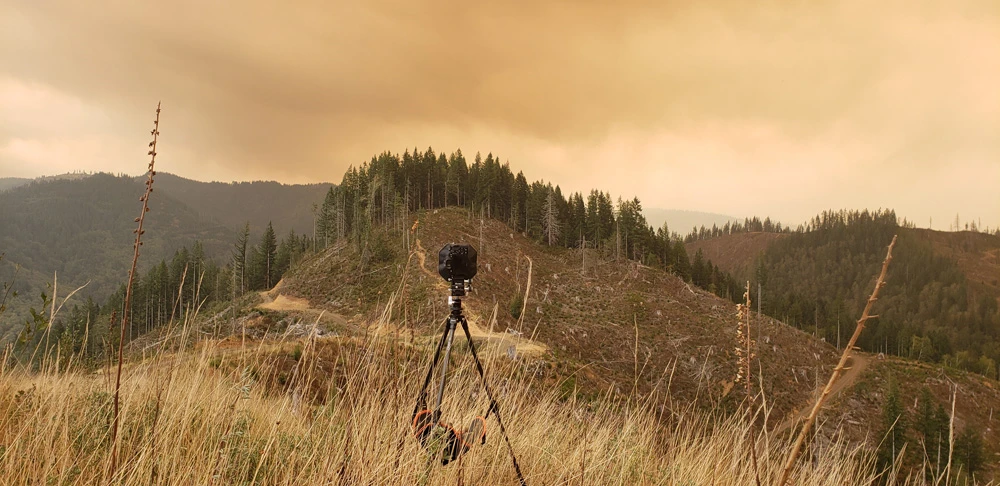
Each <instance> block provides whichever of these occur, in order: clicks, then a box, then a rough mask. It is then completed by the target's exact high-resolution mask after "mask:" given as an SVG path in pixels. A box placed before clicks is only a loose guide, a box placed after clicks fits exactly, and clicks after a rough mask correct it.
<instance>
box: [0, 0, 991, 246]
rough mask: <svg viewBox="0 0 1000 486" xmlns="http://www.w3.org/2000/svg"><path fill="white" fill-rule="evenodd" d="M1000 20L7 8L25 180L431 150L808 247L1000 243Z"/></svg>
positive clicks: (12, 119) (223, 7) (704, 5)
mask: <svg viewBox="0 0 1000 486" xmlns="http://www.w3.org/2000/svg"><path fill="white" fill-rule="evenodd" d="M998 86H1000V4H998V3H997V2H996V1H995V0H958V1H923V0H918V1H915V2H914V1H905V2H904V1H894V0H889V1H886V2H876V3H872V2H865V1H861V0H842V1H819V2H784V1H764V2H735V1H724V0H713V1H708V2H688V3H687V5H686V6H685V5H681V4H680V3H678V2H644V1H630V0H626V1H623V2H617V3H615V4H614V5H612V3H611V2H592V1H586V0H585V1H582V2H551V1H543V2H519V1H515V2H446V1H439V0H433V1H405V2H404V1H400V2H387V1H375V2H329V1H318V0H317V1H309V0H307V1H303V2H297V3H296V4H295V6H294V8H293V7H291V6H290V4H285V3H280V2H278V3H275V2H263V1H257V0H251V1H246V2H241V3H239V4H238V5H234V4H229V3H224V2H215V1H197V2H196V1H189V0H178V1H174V2H165V3H164V2H157V3H150V2H130V1H124V0H105V1H101V2H69V1H56V0H51V1H49V0H41V1H33V2H24V1H18V0H0V177H5V176H19V177H33V176H38V175H51V174H57V173H63V172H70V171H76V170H86V171H110V172H126V173H133V174H134V173H138V172H140V171H142V170H144V168H145V164H146V161H145V151H146V142H147V140H146V139H147V135H148V131H149V129H150V125H151V122H152V116H153V109H154V108H155V106H156V103H157V101H160V100H162V102H163V109H164V111H163V115H162V125H161V132H162V137H161V140H160V141H161V143H160V150H159V152H160V157H158V162H159V163H160V164H161V166H160V168H161V170H163V171H169V172H173V173H177V174H179V175H182V176H185V177H189V178H193V179H200V180H224V181H230V180H251V179H276V180H279V181H283V182H296V183H299V182H319V181H331V182H339V180H340V177H341V175H342V174H343V172H344V170H345V169H346V168H347V167H348V166H349V165H352V164H353V165H357V164H359V163H361V162H364V161H365V160H368V159H369V158H370V157H371V156H372V155H373V154H376V153H378V152H382V151H385V150H390V151H393V152H402V151H404V150H406V149H407V148H410V149H411V150H412V149H413V148H414V147H419V148H420V149H421V150H423V149H426V148H427V147H428V146H432V147H434V149H435V150H437V151H442V150H444V151H447V152H451V151H453V150H454V149H455V148H461V149H462V150H463V152H464V153H466V155H467V156H469V157H471V156H472V155H473V154H475V152H476V151H482V152H483V154H484V155H485V154H486V153H487V152H493V153H494V154H495V155H499V156H500V157H501V158H502V159H503V160H507V161H509V162H510V164H511V167H512V169H513V170H514V171H515V172H516V171H518V170H523V171H524V172H525V175H526V176H527V177H528V178H529V180H534V179H545V180H547V181H553V182H555V183H558V184H560V185H561V186H562V187H563V191H564V193H566V192H567V191H577V190H578V191H587V190H589V189H590V188H592V187H593V188H601V189H604V190H608V191H611V192H612V193H613V194H616V195H619V194H620V195H622V196H626V197H630V196H633V195H635V196H638V197H639V198H640V199H641V200H642V201H643V204H644V206H647V207H662V208H677V209H693V210H702V211H711V212H719V213H725V214H731V215H735V216H747V215H753V214H758V215H769V216H771V217H773V218H778V219H780V220H782V221H785V222H788V223H793V224H795V223H798V222H801V221H803V220H805V219H807V218H809V217H810V216H812V215H814V214H816V213H817V212H819V211H822V210H824V209H829V208H836V209H839V208H852V209H853V208H865V207H867V208H872V209H874V208H879V207H882V208H886V207H892V208H895V209H896V210H897V212H898V213H899V214H900V215H901V216H905V217H907V218H909V219H911V220H913V221H915V222H916V223H917V224H918V225H919V226H927V225H928V223H929V221H930V219H931V218H933V220H934V221H935V223H934V227H935V228H936V229H945V228H946V227H947V223H946V222H947V221H953V220H954V218H955V214H956V213H958V214H960V215H961V217H962V219H963V220H971V219H973V218H981V219H982V223H983V224H984V225H989V226H991V227H996V226H998V225H1000V88H998Z"/></svg>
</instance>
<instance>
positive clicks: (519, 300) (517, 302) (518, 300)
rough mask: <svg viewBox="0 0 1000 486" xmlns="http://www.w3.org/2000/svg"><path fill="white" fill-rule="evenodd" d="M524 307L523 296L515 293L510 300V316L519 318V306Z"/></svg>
mask: <svg viewBox="0 0 1000 486" xmlns="http://www.w3.org/2000/svg"><path fill="white" fill-rule="evenodd" d="M523 307H524V297H522V296H521V295H515V296H514V298H513V299H511V301H510V316H511V317H513V318H514V319H520V318H521V308H523Z"/></svg>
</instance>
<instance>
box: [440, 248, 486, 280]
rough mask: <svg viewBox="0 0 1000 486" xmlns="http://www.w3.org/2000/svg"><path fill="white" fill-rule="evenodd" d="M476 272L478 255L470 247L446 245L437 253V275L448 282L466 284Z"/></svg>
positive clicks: (477, 269)
mask: <svg viewBox="0 0 1000 486" xmlns="http://www.w3.org/2000/svg"><path fill="white" fill-rule="evenodd" d="M478 271H479V268H478V254H477V253H476V249H475V248H473V247H472V245H460V244H458V243H448V244H447V245H444V248H442V249H441V252H440V253H438V273H439V274H441V278H443V279H445V280H447V281H448V282H452V283H456V282H460V283H464V282H467V281H469V280H472V277H475V276H476V273H477V272H478Z"/></svg>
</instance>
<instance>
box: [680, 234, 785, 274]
mask: <svg viewBox="0 0 1000 486" xmlns="http://www.w3.org/2000/svg"><path fill="white" fill-rule="evenodd" d="M786 236H788V234H787V233H766V232H763V231H758V232H751V233H733V234H729V235H723V236H720V237H718V238H709V239H706V240H696V241H692V242H689V243H685V244H684V247H685V248H686V249H687V252H688V255H694V254H696V253H698V251H699V250H701V252H702V254H703V255H704V256H705V259H706V260H711V261H712V263H713V264H714V265H718V266H719V269H720V270H722V271H724V272H728V273H731V274H733V275H734V276H736V277H737V278H743V279H746V278H747V277H749V276H750V275H751V271H752V270H753V263H754V261H755V260H756V259H757V257H759V256H760V255H761V254H762V253H764V250H766V249H767V248H768V247H769V246H770V245H771V243H773V242H775V241H777V240H779V239H781V238H784V237H786Z"/></svg>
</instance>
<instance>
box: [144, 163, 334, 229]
mask: <svg viewBox="0 0 1000 486" xmlns="http://www.w3.org/2000/svg"><path fill="white" fill-rule="evenodd" d="M331 187H333V184H309V185H286V184H280V183H278V182H273V181H269V182H264V181H255V182H233V183H223V182H199V181H194V180H191V179H185V178H183V177H179V176H176V175H173V174H167V173H162V172H161V173H159V174H157V179H156V188H157V189H159V190H162V191H163V192H164V193H165V194H167V195H169V196H171V197H173V198H174V199H177V200H178V201H181V202H183V203H185V204H186V205H187V206H189V207H191V208H193V209H194V210H195V211H196V212H197V213H198V214H199V215H201V216H202V217H203V218H206V219H209V220H214V221H217V222H218V223H220V224H222V225H223V226H226V227H228V228H234V229H235V228H242V227H243V225H244V224H245V223H246V222H248V221H249V222H250V228H251V230H252V231H253V232H254V233H259V232H261V231H263V230H264V228H265V227H267V224H268V223H269V222H272V223H273V224H274V227H275V229H276V230H279V231H283V232H286V233H287V232H288V231H289V230H294V231H295V232H296V233H304V234H309V235H311V234H312V232H313V213H312V207H313V204H322V203H323V198H324V197H325V196H326V193H327V191H329V190H330V188H331Z"/></svg>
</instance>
